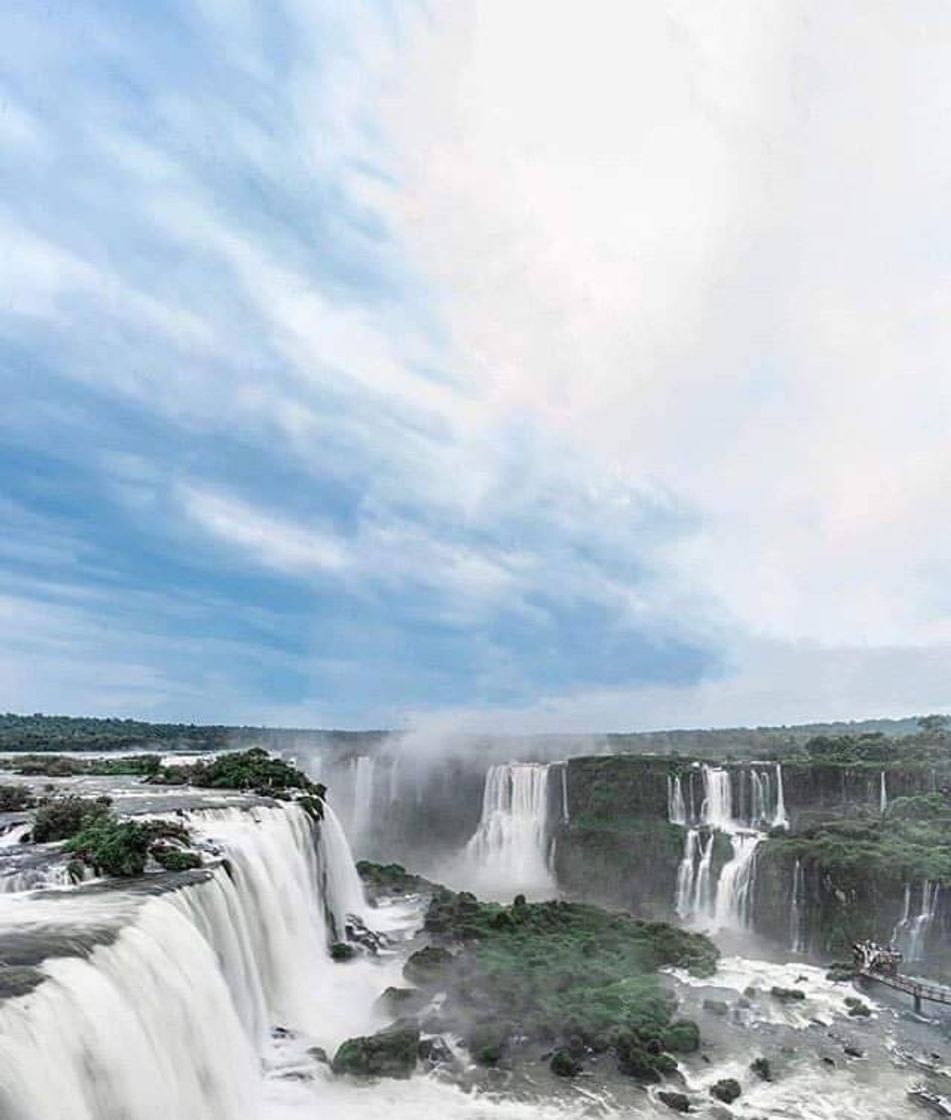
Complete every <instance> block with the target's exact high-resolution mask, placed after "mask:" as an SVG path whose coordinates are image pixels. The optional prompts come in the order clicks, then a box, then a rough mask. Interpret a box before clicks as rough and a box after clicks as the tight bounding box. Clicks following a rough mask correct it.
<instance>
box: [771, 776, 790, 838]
mask: <svg viewBox="0 0 951 1120" xmlns="http://www.w3.org/2000/svg"><path fill="white" fill-rule="evenodd" d="M772 823H773V828H789V817H788V816H787V814H786V793H785V791H784V789H783V764H782V763H781V762H777V763H776V812H775V813H774V814H773V822H772Z"/></svg>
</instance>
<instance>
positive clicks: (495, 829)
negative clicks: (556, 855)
mask: <svg viewBox="0 0 951 1120" xmlns="http://www.w3.org/2000/svg"><path fill="white" fill-rule="evenodd" d="M550 772H551V767H550V765H549V764H548V763H534V762H506V763H502V764H500V765H497V766H491V767H490V768H489V771H488V773H487V774H486V777H485V788H484V791H483V795H482V816H481V818H480V820H479V825H478V827H477V828H476V831H475V833H474V834H473V836H472V838H471V839H470V840H469V842H468V844H467V845H466V848H465V852H464V859H463V862H464V864H465V867H466V871H467V876H468V879H469V881H470V882H471V885H473V886H478V887H479V888H480V889H482V890H483V891H489V892H491V893H492V894H495V895H501V896H506V895H508V894H511V893H512V892H515V891H521V892H523V893H525V894H529V895H533V896H536V897H545V896H548V897H550V896H551V895H552V894H553V893H554V889H555V884H554V877H553V875H552V872H551V859H550V855H551V823H550V808H551V806H550V800H551V791H550V788H549V775H550Z"/></svg>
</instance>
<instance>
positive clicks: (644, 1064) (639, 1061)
mask: <svg viewBox="0 0 951 1120" xmlns="http://www.w3.org/2000/svg"><path fill="white" fill-rule="evenodd" d="M614 1051H615V1053H616V1054H617V1068H618V1069H619V1070H620V1071H621V1073H623V1074H625V1075H626V1076H627V1077H635V1078H637V1080H638V1081H645V1082H650V1081H659V1080H660V1071H659V1070H658V1069H657V1064H656V1059H657V1057H658V1055H656V1054H651V1053H650V1051H648V1050H647V1048H646V1047H645V1045H644V1041H643V1039H642V1038H641V1036H640V1035H639V1034H638V1033H637V1031H624V1032H623V1033H622V1034H621V1035H620V1036H619V1037H618V1039H617V1041H616V1042H615V1044H614Z"/></svg>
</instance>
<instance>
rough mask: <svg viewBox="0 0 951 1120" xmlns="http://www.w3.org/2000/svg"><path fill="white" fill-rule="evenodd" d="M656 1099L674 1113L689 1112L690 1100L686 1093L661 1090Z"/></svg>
mask: <svg viewBox="0 0 951 1120" xmlns="http://www.w3.org/2000/svg"><path fill="white" fill-rule="evenodd" d="M657 1099H658V1100H659V1101H661V1102H663V1103H664V1104H665V1105H667V1107H668V1108H672V1109H673V1110H674V1112H689V1111H690V1098H689V1097H688V1096H687V1094H686V1093H676V1092H673V1091H672V1090H668V1089H662V1090H661V1091H660V1092H659V1093H658V1094H657Z"/></svg>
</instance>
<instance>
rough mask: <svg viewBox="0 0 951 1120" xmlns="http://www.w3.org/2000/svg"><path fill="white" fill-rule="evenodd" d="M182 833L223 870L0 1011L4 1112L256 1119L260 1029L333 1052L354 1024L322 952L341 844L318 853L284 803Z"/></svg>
mask: <svg viewBox="0 0 951 1120" xmlns="http://www.w3.org/2000/svg"><path fill="white" fill-rule="evenodd" d="M331 819H332V818H331ZM189 823H190V824H192V826H193V827H195V828H196V830H200V831H202V832H204V833H205V835H206V837H207V838H209V839H210V840H212V841H213V842H214V843H215V844H216V845H217V846H218V847H219V848H220V850H221V851H222V853H223V854H224V855H225V856H226V857H227V860H228V870H227V871H226V870H225V868H224V867H223V866H222V867H219V868H218V869H217V870H215V871H213V872H212V874H211V876H210V877H209V878H208V879H207V880H205V881H203V882H197V883H193V884H191V885H186V886H182V887H180V888H179V889H177V890H172V891H169V892H167V893H165V894H162V895H158V896H155V897H151V898H147V899H145V901H142V902H140V903H139V904H138V907H137V910H136V912H135V914H134V916H133V917H132V919H131V921H130V922H129V923H128V924H126V925H124V926H123V927H122V928H121V930H120V932H119V933H118V936H117V937H116V938H115V940H114V941H113V942H112V943H111V944H103V945H100V946H98V947H97V948H95V949H94V950H93V951H92V952H91V953H90V954H89V956H88V957H82V956H78V955H77V956H63V957H56V958H51V959H48V960H47V961H45V962H44V963H43V965H42V966H41V969H40V970H41V972H42V973H43V974H45V977H46V978H45V979H43V980H42V981H41V982H40V983H39V985H38V986H37V987H36V988H35V989H34V990H33V991H31V992H29V994H27V995H24V996H11V997H9V998H7V999H6V1000H4V1001H3V1003H2V1004H0V1116H3V1117H5V1118H6V1117H9V1118H11V1120H27V1118H29V1120H58V1118H60V1117H65V1116H68V1117H69V1118H70V1120H103V1118H104V1117H106V1116H108V1117H116V1118H118V1117H122V1120H163V1118H164V1117H176V1118H179V1117H180V1118H181V1120H185V1118H193V1120H197V1118H199V1117H201V1118H202V1120H260V1118H261V1117H262V1116H263V1115H265V1114H266V1106H265V1103H264V1082H263V1079H262V1076H261V1072H260V1071H261V1055H262V1053H263V1048H264V1046H265V1044H266V1040H267V1039H268V1038H269V1036H270V1028H271V1027H273V1026H275V1025H281V1026H285V1027H292V1028H294V1029H296V1030H303V1031H305V1032H307V1034H308V1035H309V1036H311V1037H312V1038H314V1040H315V1041H317V1042H319V1043H320V1044H322V1045H327V1046H333V1045H336V1044H337V1043H339V1041H341V1039H342V1038H343V1037H346V1035H347V1034H349V1033H352V1032H353V1028H354V1027H356V1026H359V1025H360V1024H359V1023H357V1022H353V1021H352V1017H353V1015H354V1012H353V1010H352V1008H351V1007H350V1004H349V1002H348V1001H347V1000H345V999H340V998H335V996H334V986H335V985H337V984H339V983H340V979H339V978H340V976H341V969H340V968H339V966H336V965H334V964H333V963H332V962H331V960H330V957H329V952H328V944H327V943H328V938H329V934H330V931H329V928H328V924H327V907H328V906H329V900H327V899H326V898H325V896H324V887H323V884H325V883H327V882H335V883H341V882H344V881H346V880H347V878H348V874H347V873H345V869H343V868H341V867H337V866H334V864H335V863H336V862H337V861H340V860H344V859H346V860H347V861H348V862H349V864H350V866H351V868H352V859H349V854H348V850H347V849H346V842H345V841H343V844H342V846H337V847H336V848H335V847H334V845H333V844H331V845H330V846H329V847H328V845H327V844H326V842H325V840H326V835H327V832H326V824H327V821H326V820H325V821H324V824H323V825H320V826H316V825H315V824H314V822H312V821H311V819H310V818H309V817H308V816H307V815H306V813H305V812H304V811H303V810H302V809H300V808H299V807H297V806H294V805H288V806H281V807H275V808H259V809H258V808H256V809H222V810H214V811H211V812H207V811H206V812H200V811H196V812H193V813H190V814H189ZM340 837H342V833H340ZM102 897H103V899H104V900H105V901H106V902H107V903H108V901H109V898H110V896H109V895H104V896H102ZM115 900H116V905H117V906H124V907H126V908H128V906H129V904H130V900H129V898H128V897H126V896H123V895H122V893H121V892H117V894H116V895H115ZM72 904H73V896H69V897H67V898H64V899H63V900H62V905H63V907H67V908H68V907H69V906H70V905H72ZM75 905H77V906H81V905H82V903H81V902H79V901H77V902H76V903H75ZM11 913H12V911H11ZM360 1014H361V1015H362V1014H363V1012H362V1011H361V1012H360ZM37 1039H42V1046H38V1045H37Z"/></svg>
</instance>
